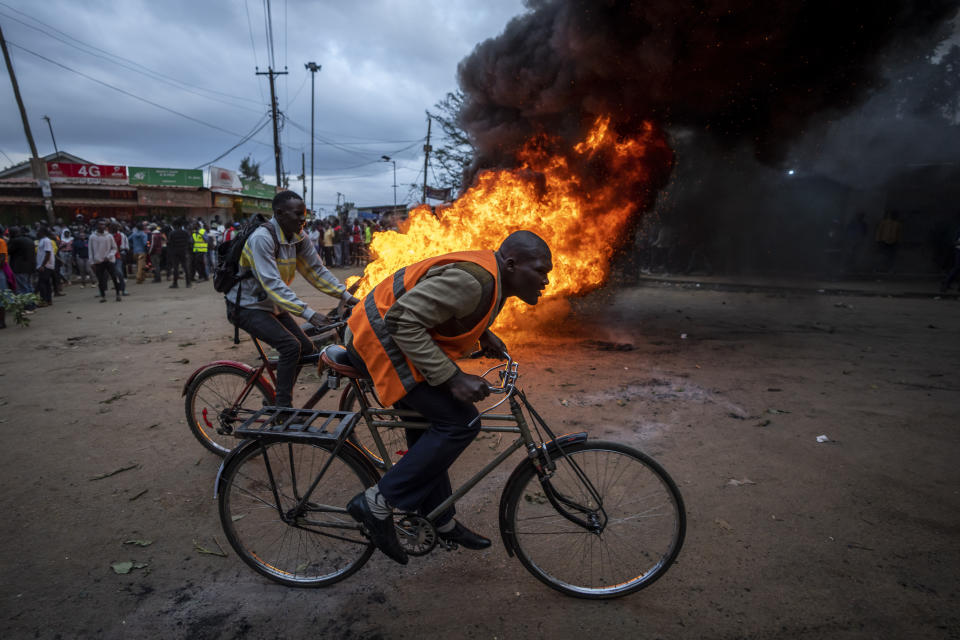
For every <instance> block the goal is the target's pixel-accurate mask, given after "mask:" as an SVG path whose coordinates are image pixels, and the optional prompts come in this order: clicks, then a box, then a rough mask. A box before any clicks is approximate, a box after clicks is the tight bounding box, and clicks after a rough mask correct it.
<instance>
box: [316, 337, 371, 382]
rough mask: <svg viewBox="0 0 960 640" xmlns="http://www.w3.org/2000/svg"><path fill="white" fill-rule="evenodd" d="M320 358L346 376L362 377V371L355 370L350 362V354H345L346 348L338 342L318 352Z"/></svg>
mask: <svg viewBox="0 0 960 640" xmlns="http://www.w3.org/2000/svg"><path fill="white" fill-rule="evenodd" d="M320 359H321V360H323V363H324V364H325V365H327V366H328V367H330V368H331V369H333V370H334V371H336V372H337V373H339V374H340V375H342V376H346V377H348V378H362V377H363V373H361V372H360V371H358V370H357V368H356V367H354V366H353V364H352V363H351V362H350V356H348V355H347V349H346V348H345V347H343V346H341V345H339V344H331V345H329V346H327V347H324V349H323V351H321V352H320Z"/></svg>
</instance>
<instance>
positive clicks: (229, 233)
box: [223, 222, 240, 243]
mask: <svg viewBox="0 0 960 640" xmlns="http://www.w3.org/2000/svg"><path fill="white" fill-rule="evenodd" d="M238 231H240V223H239V222H234V223H233V224H231V225H230V226H229V227H227V230H226V232H224V234H223V241H224V243H227V242H230V241H231V240H233V235H234V234H235V233H237V232H238Z"/></svg>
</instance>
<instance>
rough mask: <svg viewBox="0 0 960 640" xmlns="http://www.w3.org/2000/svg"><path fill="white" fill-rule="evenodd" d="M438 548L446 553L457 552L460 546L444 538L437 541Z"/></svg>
mask: <svg viewBox="0 0 960 640" xmlns="http://www.w3.org/2000/svg"><path fill="white" fill-rule="evenodd" d="M437 546H438V547H440V548H441V549H443V550H444V551H456V550H457V549H459V548H460V545H458V544H457V543H456V542H447V541H446V540H444V539H443V538H438V539H437Z"/></svg>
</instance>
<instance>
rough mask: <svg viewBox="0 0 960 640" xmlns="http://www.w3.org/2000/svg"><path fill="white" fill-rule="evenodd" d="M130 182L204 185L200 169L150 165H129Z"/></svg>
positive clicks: (161, 185)
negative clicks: (152, 166) (161, 167)
mask: <svg viewBox="0 0 960 640" xmlns="http://www.w3.org/2000/svg"><path fill="white" fill-rule="evenodd" d="M127 175H128V176H129V179H130V184H143V185H151V186H157V187H196V188H198V189H199V188H200V187H202V186H203V171H201V170H199V169H153V168H150V167H127Z"/></svg>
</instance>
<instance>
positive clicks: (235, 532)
mask: <svg viewBox="0 0 960 640" xmlns="http://www.w3.org/2000/svg"><path fill="white" fill-rule="evenodd" d="M258 444H259V445H262V446H257V445H253V444H251V445H250V446H248V447H245V448H243V449H241V450H238V451H237V453H236V454H235V455H234V457H233V458H231V459H229V460H228V461H227V463H226V465H225V467H224V470H223V476H222V479H221V485H220V492H219V496H218V497H219V510H220V522H221V524H222V526H223V531H224V534H225V535H226V537H227V540H228V541H229V542H230V545H231V546H232V547H233V550H234V551H236V553H237V555H238V556H240V558H241V559H242V560H243V561H244V562H245V563H246V564H247V565H249V566H250V567H251V568H252V569H253V570H254V571H256V572H257V573H259V574H261V575H263V576H266V577H267V578H269V579H270V580H273V581H275V582H279V583H280V584H284V585H287V586H291V587H322V586H327V585H330V584H333V583H335V582H338V581H340V580H343V579H344V578H346V577H348V576H350V575H351V574H353V573H354V572H356V571H357V570H358V569H360V567H362V566H363V565H364V563H366V561H367V560H368V559H369V558H370V555H371V554H372V553H373V550H374V546H373V545H372V544H370V541H369V540H368V539H367V538H366V537H365V536H364V535H363V534H362V533H361V532H360V529H359V527H358V526H357V523H356V522H355V521H354V520H353V518H351V517H350V515H349V514H348V513H347V512H346V509H345V507H346V504H347V502H349V501H350V499H351V498H352V497H353V496H355V495H356V494H357V493H359V492H360V491H363V490H364V489H365V488H366V487H368V486H370V485H372V484H374V483H375V482H376V478H375V477H374V474H373V472H372V471H371V470H370V468H369V466H368V465H366V464H364V463H363V462H361V461H360V460H359V459H358V458H359V455H358V454H352V453H350V452H349V451H348V450H346V449H341V451H340V452H339V453H338V454H337V456H336V457H335V458H334V460H333V461H332V462H331V464H330V466H329V467H328V468H327V471H326V474H325V475H324V478H323V479H322V480H321V482H320V483H319V484H318V485H317V487H316V488H315V489H314V490H313V492H312V493H311V495H310V501H309V504H310V505H312V508H311V509H309V510H308V512H307V513H306V514H305V516H304V518H303V519H298V521H297V522H296V523H290V522H285V521H284V520H283V519H281V517H280V510H278V508H277V498H275V495H274V491H273V488H274V486H276V489H277V491H276V495H277V496H279V500H280V503H281V504H280V509H282V510H283V511H284V512H287V511H289V510H291V509H292V508H293V506H294V505H295V504H296V503H297V499H298V498H299V497H300V496H301V495H302V493H303V492H305V491H306V489H307V488H308V487H309V486H310V485H311V484H312V482H313V480H314V479H315V477H316V474H317V473H318V472H319V470H320V469H321V467H322V465H323V464H324V463H325V462H326V461H327V460H328V459H329V458H330V455H331V451H332V449H333V445H332V444H330V443H303V442H294V441H291V440H284V439H282V438H278V439H265V440H262V441H261V442H260V443H258ZM347 446H348V447H349V445H347ZM265 458H267V459H269V461H270V464H269V469H270V471H271V472H272V478H273V482H271V474H270V473H268V467H267V464H266V463H265V462H264V459H265ZM331 507H332V508H334V509H336V511H335V512H334V511H327V510H326V509H327V508H331ZM338 525H339V526H342V527H345V528H337V527H338Z"/></svg>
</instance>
